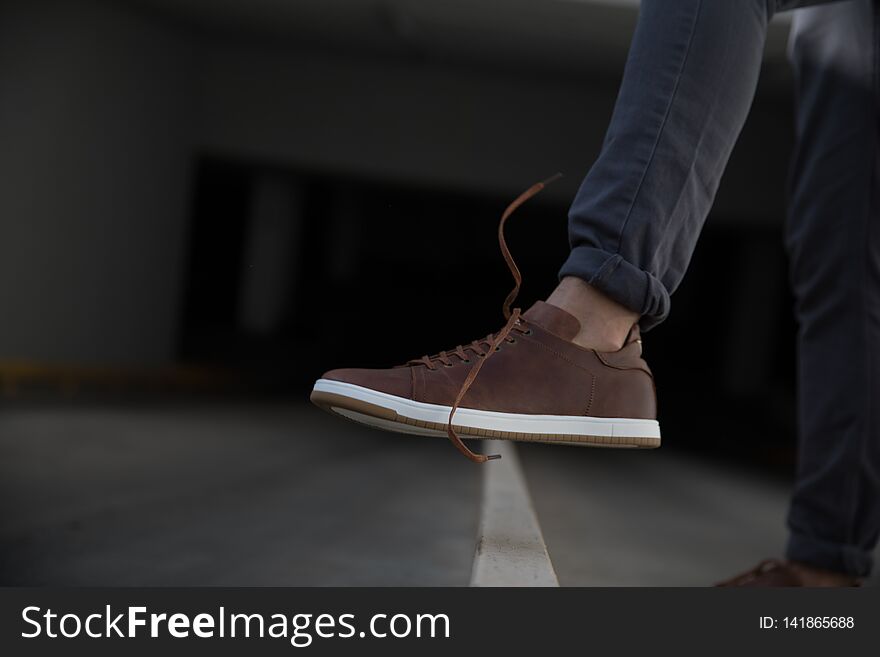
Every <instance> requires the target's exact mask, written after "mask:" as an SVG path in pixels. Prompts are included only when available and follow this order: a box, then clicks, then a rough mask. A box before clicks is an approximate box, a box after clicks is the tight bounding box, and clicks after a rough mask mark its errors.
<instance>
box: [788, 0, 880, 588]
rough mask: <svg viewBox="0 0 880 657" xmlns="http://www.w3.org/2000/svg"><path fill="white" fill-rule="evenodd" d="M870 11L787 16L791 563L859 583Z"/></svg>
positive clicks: (869, 231)
mask: <svg viewBox="0 0 880 657" xmlns="http://www.w3.org/2000/svg"><path fill="white" fill-rule="evenodd" d="M877 10H878V5H877V3H876V2H872V0H855V1H850V2H842V3H840V4H834V5H828V6H824V7H816V8H810V9H804V10H801V11H799V12H797V13H796V16H795V22H794V26H793V32H792V40H791V49H790V52H791V55H792V61H793V64H794V67H795V71H796V79H797V91H798V108H797V137H798V140H797V148H796V151H795V156H794V159H793V163H792V185H791V200H790V203H789V219H788V225H787V230H786V247H787V249H788V252H789V254H790V267H791V281H792V288H793V290H794V293H795V300H796V301H795V312H796V315H797V320H798V370H799V371H798V385H799V390H798V397H799V398H798V422H799V432H800V446H799V449H800V454H799V461H798V477H797V482H796V486H795V492H794V495H793V498H792V501H791V507H790V511H789V516H788V525H789V529H790V532H791V533H790V539H789V544H788V548H787V556H788V558H790V559H794V560H798V561H804V562H807V563H812V564H815V565H818V566H821V567H825V568H828V569H831V570H837V571H843V572H848V573H850V574H852V575H857V576H860V575H866V574H868V572H869V571H870V568H871V552H872V550H873V548H874V546H875V545H876V543H877V537H878V533H880V212H878V201H880V199H878V192H880V185H878V166H877V165H878V123H877V122H878V119H880V112H878V108H880V104H878V100H880V96H878V70H877V57H878V41H877V39H878V11H877Z"/></svg>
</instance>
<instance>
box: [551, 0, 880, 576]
mask: <svg viewBox="0 0 880 657" xmlns="http://www.w3.org/2000/svg"><path fill="white" fill-rule="evenodd" d="M806 4H816V3H815V2H813V3H809V2H786V1H782V0H777V1H774V0H675V1H670V0H643V2H642V6H641V11H640V15H639V22H638V26H637V28H636V32H635V35H634V37H633V42H632V46H631V48H630V53H629V58H628V60H627V65H626V70H625V72H624V77H623V82H622V84H621V88H620V92H619V95H618V99H617V103H616V105H615V108H614V114H613V116H612V119H611V124H610V126H609V128H608V132H607V135H606V137H605V142H604V144H603V147H602V151H601V153H600V155H599V157H598V159H597V160H596V162H595V163H594V165H593V167H592V168H591V170H590V172H589V174H588V175H587V177H586V178H585V179H584V181H583V183H582V185H581V187H580V190H579V192H578V194H577V196H576V197H575V200H574V202H573V204H572V206H571V211H570V214H569V238H570V242H571V247H572V248H571V254H570V256H569V258H568V260H567V261H566V262H565V264H564V265H563V267H562V269H561V272H560V275H561V276H577V277H580V278H582V279H584V280H585V281H587V282H588V283H590V284H591V285H593V286H594V287H596V288H598V289H599V290H601V291H603V292H604V293H606V294H607V295H608V296H610V297H611V298H613V299H615V300H616V301H618V302H619V303H621V304H622V305H624V306H626V307H627V308H630V309H631V310H633V311H635V312H638V313H639V314H640V315H641V317H642V320H641V323H642V327H643V328H644V329H650V328H651V327H652V326H654V325H656V324H658V323H659V322H661V321H663V319H664V318H665V317H666V316H667V315H668V313H669V308H670V295H671V294H672V292H674V291H675V289H676V288H677V287H678V285H679V283H680V282H681V280H682V278H683V276H684V274H685V271H686V270H687V267H688V263H689V262H690V259H691V255H692V253H693V251H694V248H695V246H696V242H697V239H698V237H699V234H700V230H701V229H702V226H703V223H704V221H705V219H706V216H707V214H708V212H709V209H710V207H711V204H712V201H713V199H714V196H715V192H716V190H717V188H718V183H719V181H720V178H721V175H722V173H723V171H724V168H725V166H726V164H727V160H728V157H729V156H730V152H731V150H732V149H733V146H734V144H735V142H736V139H737V137H738V136H739V133H740V130H741V128H742V125H743V123H744V122H745V119H746V115H747V114H748V111H749V107H750V105H751V102H752V98H753V96H754V92H755V87H756V84H757V79H758V73H759V69H760V64H761V58H762V54H763V45H764V40H765V36H766V30H767V23H768V21H769V20H770V18H771V16H772V14H773V13H774V12H775V11H779V10H784V9H790V8H794V7H798V6H801V5H806ZM878 9H880V7H878V2H877V0H847V1H844V2H836V3H831V4H823V5H822V6H816V7H809V8H806V9H799V10H798V11H797V12H795V20H794V26H793V34H792V40H791V56H792V60H793V64H794V67H795V71H796V80H797V92H798V93H797V96H798V105H797V142H798V143H797V148H796V153H795V157H794V161H793V166H792V184H791V198H790V203H789V208H790V212H789V217H788V221H787V223H786V235H785V237H786V240H785V241H786V247H787V249H788V252H789V255H790V274H791V283H792V288H793V290H794V294H795V299H796V306H795V312H796V316H797V320H798V327H799V328H798V365H799V367H798V385H799V398H798V399H799V402H798V407H799V408H798V418H799V428H800V431H799V433H800V436H799V438H800V443H799V445H800V448H799V469H798V477H797V483H796V487H795V492H794V495H793V497H792V501H791V507H790V511H789V516H788V526H789V530H790V538H789V542H788V546H787V556H788V558H790V559H794V560H798V561H802V562H806V563H810V564H813V565H816V566H819V567H823V568H827V569H831V570H835V571H841V572H846V573H849V574H852V575H859V576H861V575H866V574H868V573H869V572H870V569H871V566H872V562H871V553H872V551H873V548H874V546H875V545H876V543H877V538H878V534H880V212H878V200H880V199H878V191H880V179H878V175H880V174H878V171H880V169H878V167H877V157H878V148H877V138H878V120H880V93H878V35H880V24H878V14H880V11H878Z"/></svg>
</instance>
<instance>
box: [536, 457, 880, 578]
mask: <svg viewBox="0 0 880 657" xmlns="http://www.w3.org/2000/svg"><path fill="white" fill-rule="evenodd" d="M520 459H521V461H522V462H523V467H524V470H525V474H526V479H527V480H528V484H529V487H530V490H531V493H532V501H533V503H534V506H535V509H536V511H537V514H538V518H539V519H540V521H541V528H542V530H543V532H544V539H545V541H546V542H547V548H548V551H549V553H550V558H551V559H552V560H553V565H554V567H555V568H556V574H557V576H558V577H559V583H560V585H561V586H706V585H709V584H713V583H715V582H718V581H720V580H723V579H727V578H728V577H731V576H733V575H736V574H738V573H740V572H743V571H745V570H747V569H748V568H751V567H752V566H754V565H756V564H757V563H758V562H759V561H760V560H761V559H766V558H768V557H779V556H781V555H782V550H783V549H784V546H785V540H786V533H785V514H786V511H787V504H788V494H789V482H787V481H785V480H784V479H783V478H781V477H779V476H772V475H768V474H767V473H765V472H763V471H761V470H760V469H748V468H746V467H744V466H742V465H736V466H727V465H725V464H723V463H719V462H714V461H707V460H705V459H698V458H696V457H693V456H689V455H687V454H682V453H681V452H676V451H674V449H671V448H666V449H662V448H661V449H659V450H638V451H636V450H633V451H629V450H610V449H594V450H587V449H578V448H574V449H566V448H555V447H551V448H547V447H543V446H538V445H524V446H522V448H521V450H520ZM878 558H880V555H878ZM878 583H880V582H878V581H877V578H876V577H875V578H874V579H873V580H872V581H871V582H870V585H873V586H876V585H877V584H878Z"/></svg>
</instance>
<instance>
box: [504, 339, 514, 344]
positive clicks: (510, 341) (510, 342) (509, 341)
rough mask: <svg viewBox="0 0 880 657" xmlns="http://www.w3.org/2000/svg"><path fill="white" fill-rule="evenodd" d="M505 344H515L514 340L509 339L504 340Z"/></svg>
mask: <svg viewBox="0 0 880 657" xmlns="http://www.w3.org/2000/svg"><path fill="white" fill-rule="evenodd" d="M506 342H507V344H516V338H510V340H506Z"/></svg>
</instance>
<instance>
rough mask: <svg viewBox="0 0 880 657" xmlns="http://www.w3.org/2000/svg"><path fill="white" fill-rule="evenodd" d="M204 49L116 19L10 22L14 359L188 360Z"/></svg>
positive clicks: (3, 81) (77, 7)
mask: <svg viewBox="0 0 880 657" xmlns="http://www.w3.org/2000/svg"><path fill="white" fill-rule="evenodd" d="M191 61H192V56H191V49H190V46H189V45H188V43H187V41H186V40H185V39H183V38H181V36H180V35H178V34H176V33H175V31H174V30H170V29H165V28H162V27H157V26H155V25H153V24H152V23H151V22H150V21H145V20H140V19H137V18H134V17H129V16H128V15H126V14H123V13H118V12H117V11H115V10H114V9H112V8H110V7H103V6H102V7H100V8H99V7H97V6H95V5H92V4H90V3H79V2H67V1H61V2H54V3H48V2H18V3H9V2H4V3H3V5H2V9H0V144H2V146H0V226H2V233H0V235H2V237H0V309H2V310H0V313H2V321H0V359H4V360H10V359H14V360H25V359H26V360H36V361H63V362H79V363H107V362H123V363H162V362H167V361H168V360H169V359H170V358H171V357H172V355H173V350H174V340H175V333H176V329H177V322H178V315H179V312H178V307H179V305H180V282H181V274H182V264H183V254H184V236H185V234H186V221H185V220H186V215H187V209H188V208H187V197H188V194H189V188H190V170H191V162H192V159H191V155H192V150H193V147H192V144H191V131H190V127H191V116H190V108H191V107H192V103H191V102H190V101H189V96H190V90H191V77H190V73H189V70H190V63H191Z"/></svg>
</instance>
